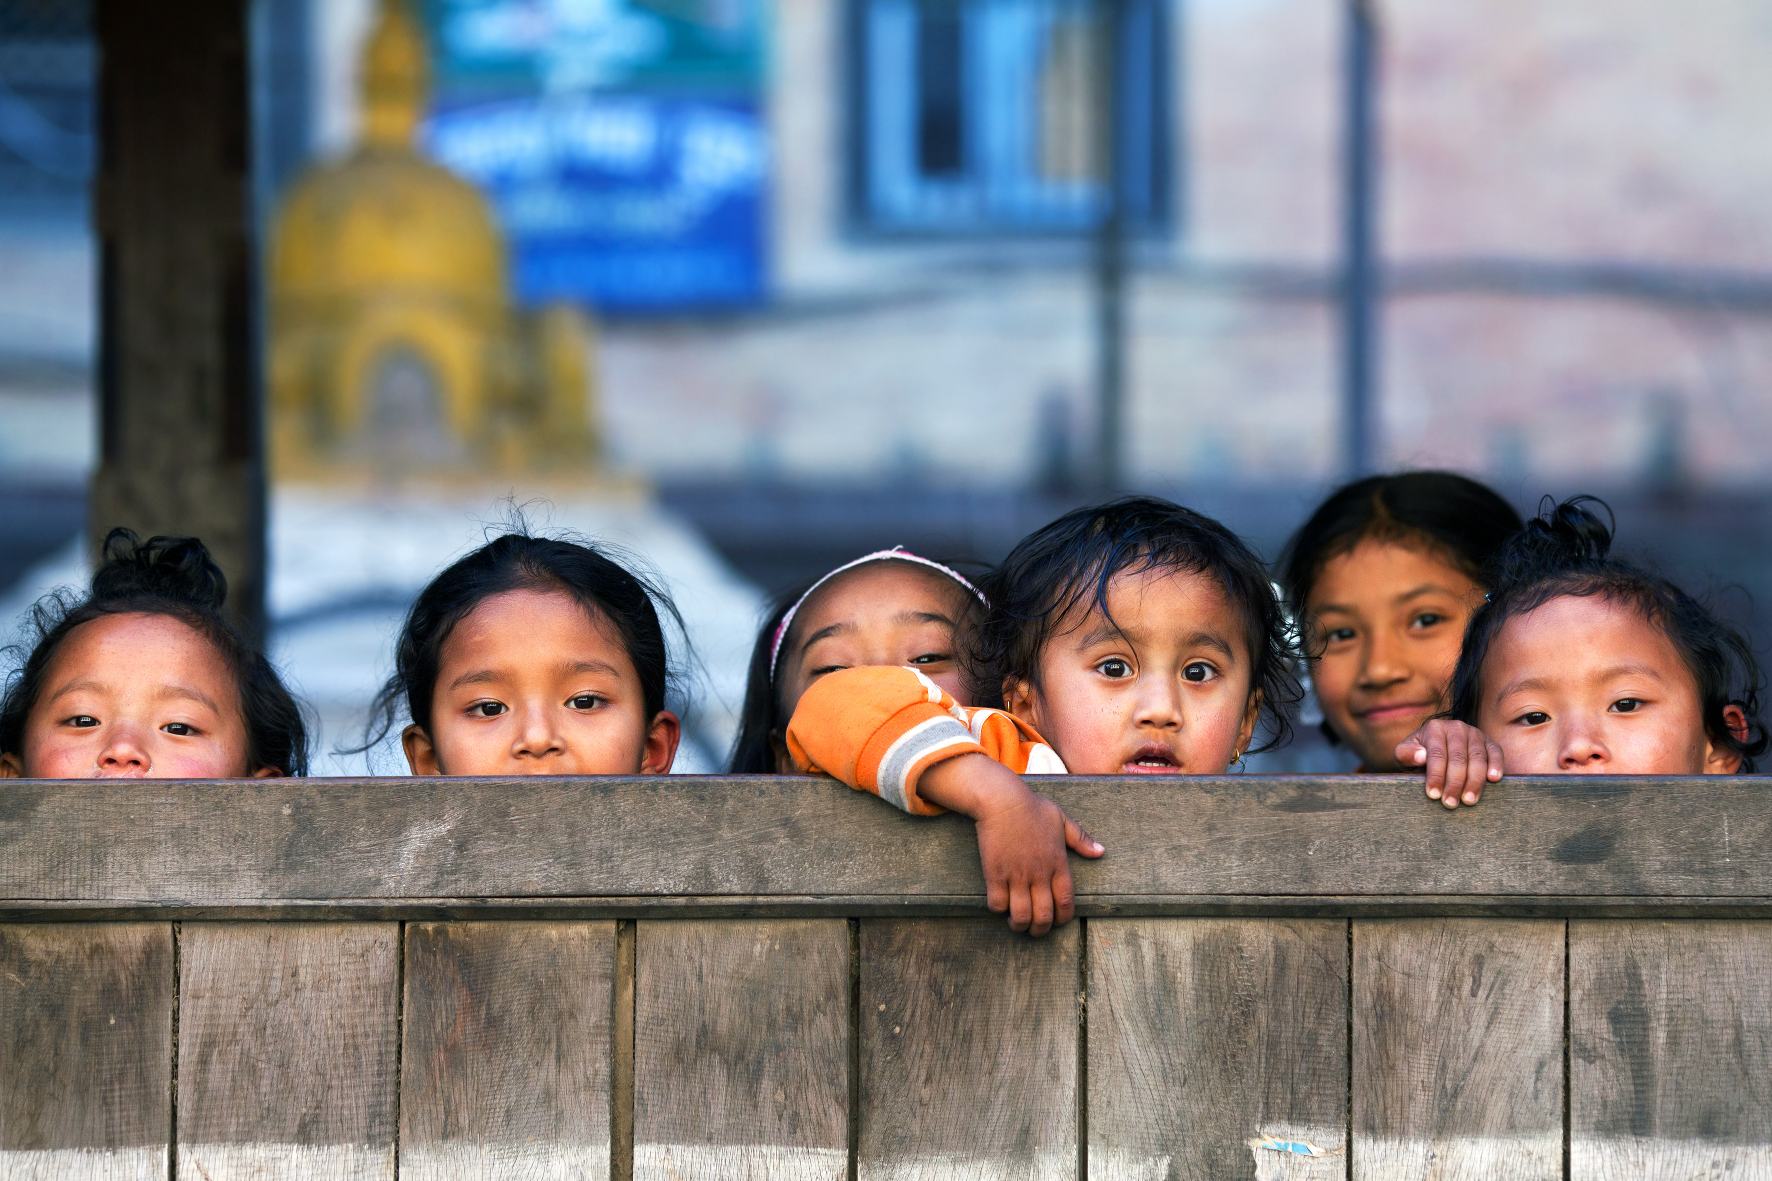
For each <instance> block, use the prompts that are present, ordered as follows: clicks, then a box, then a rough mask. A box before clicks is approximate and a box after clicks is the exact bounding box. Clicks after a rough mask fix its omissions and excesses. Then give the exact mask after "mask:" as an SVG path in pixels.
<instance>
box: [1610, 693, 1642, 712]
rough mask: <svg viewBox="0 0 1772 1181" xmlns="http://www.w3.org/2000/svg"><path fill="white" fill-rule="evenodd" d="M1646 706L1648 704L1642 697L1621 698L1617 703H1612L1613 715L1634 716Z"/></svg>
mask: <svg viewBox="0 0 1772 1181" xmlns="http://www.w3.org/2000/svg"><path fill="white" fill-rule="evenodd" d="M1646 704H1647V702H1645V701H1644V700H1643V699H1642V698H1641V697H1620V698H1619V699H1618V700H1617V701H1614V702H1613V703H1612V712H1613V713H1620V714H1634V713H1636V712H1637V711H1638V710H1640V709H1642V708H1643V706H1644V705H1646Z"/></svg>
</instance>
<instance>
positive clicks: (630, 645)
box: [347, 529, 683, 753]
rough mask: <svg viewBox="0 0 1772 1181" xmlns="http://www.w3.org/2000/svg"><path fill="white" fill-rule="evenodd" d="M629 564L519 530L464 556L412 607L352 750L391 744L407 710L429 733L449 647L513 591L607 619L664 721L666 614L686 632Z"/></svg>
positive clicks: (669, 684)
mask: <svg viewBox="0 0 1772 1181" xmlns="http://www.w3.org/2000/svg"><path fill="white" fill-rule="evenodd" d="M611 552H613V551H611ZM624 563H631V559H628V558H627V557H626V556H625V555H623V561H622V562H618V561H616V560H615V559H614V558H612V557H611V556H609V554H606V553H604V552H602V551H600V550H598V549H596V548H594V547H592V546H590V545H588V544H585V543H582V542H577V541H567V540H563V539H557V538H551V537H532V536H530V535H529V534H528V533H527V532H524V531H522V530H521V529H517V530H513V531H511V532H509V533H506V534H504V535H503V536H500V537H495V538H493V539H492V540H491V541H488V542H487V543H486V544H485V545H483V546H481V547H480V548H479V549H477V550H474V551H473V552H472V553H470V554H468V555H467V556H465V557H463V558H459V559H457V560H456V561H455V562H454V563H452V564H451V565H450V566H448V567H447V568H445V569H444V570H443V572H442V573H440V574H438V575H437V577H435V578H433V579H431V581H430V583H429V584H428V585H427V586H426V587H425V588H424V590H422V591H420V592H419V594H418V598H417V599H415V600H413V603H412V608H411V610H409V611H408V612H407V613H406V622H405V623H404V624H402V625H401V627H400V638H399V640H398V642H397V643H396V644H395V646H394V672H393V675H391V676H390V677H389V678H388V680H387V683H386V684H384V685H383V686H382V689H381V692H380V693H378V694H377V695H376V698H375V703H374V705H373V706H371V708H370V725H369V729H368V731H367V733H366V734H365V739H366V740H365V742H364V744H363V745H362V746H359V747H353V748H349V749H348V751H347V753H357V752H361V751H365V750H368V749H369V748H370V747H372V746H375V745H376V744H377V743H379V742H380V741H381V740H382V739H383V738H385V737H387V735H388V733H389V732H390V731H391V730H392V729H393V728H394V723H395V720H396V718H397V717H398V715H399V712H400V706H401V704H402V703H404V705H405V707H406V716H408V717H410V718H411V719H412V721H413V722H414V723H415V724H416V725H417V726H418V727H419V728H420V729H422V730H424V731H426V732H427V733H428V732H430V729H431V698H432V695H433V694H434V693H435V691H436V687H437V669H438V666H439V665H440V664H441V663H442V659H443V645H444V643H446V642H447V641H448V639H449V636H450V633H451V632H453V631H454V630H455V625H456V624H458V623H460V622H461V621H462V620H463V619H465V618H466V617H467V615H468V614H469V613H470V612H471V611H473V610H474V608H476V607H478V606H479V605H480V604H481V603H483V602H485V601H486V600H487V599H489V598H491V597H492V596H494V595H500V594H504V593H505V592H507V591H515V590H535V591H561V592H564V593H565V594H567V595H570V596H571V597H572V598H573V599H574V600H576V601H577V602H578V603H579V604H580V605H581V606H583V607H584V608H585V610H587V611H589V612H590V613H591V614H592V616H594V617H597V618H601V619H604V620H606V621H608V623H609V625H610V626H611V627H613V628H614V629H615V632H616V635H617V636H619V637H620V639H621V644H622V647H623V649H625V650H626V652H627V654H628V659H629V660H632V661H633V662H634V672H635V673H636V674H637V675H638V676H639V678H640V696H641V701H642V704H643V706H644V708H645V710H646V716H647V717H648V718H651V717H653V716H655V715H657V713H658V711H659V710H661V709H663V708H664V707H665V698H666V695H667V694H668V693H669V692H670V690H671V689H672V688H673V687H674V683H675V677H674V676H673V673H672V670H671V667H670V660H669V652H668V650H667V647H666V644H665V636H664V626H663V623H662V622H661V620H660V612H661V611H662V612H663V614H664V615H665V616H666V617H667V618H669V619H671V620H672V621H674V622H675V624H676V626H677V630H678V632H679V633H681V632H682V630H683V619H682V617H681V616H680V615H678V614H677V608H676V605H675V604H674V603H672V602H671V599H670V596H669V595H667V594H666V593H665V591H664V589H663V588H662V587H661V586H659V585H658V583H657V582H656V581H655V580H653V579H652V578H650V577H647V576H642V575H639V574H636V573H634V572H633V570H631V569H629V568H628V564H624Z"/></svg>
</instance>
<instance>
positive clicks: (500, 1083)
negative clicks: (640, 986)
mask: <svg viewBox="0 0 1772 1181" xmlns="http://www.w3.org/2000/svg"><path fill="white" fill-rule="evenodd" d="M614 963H615V924H614V923H612V922H591V923H528V922H516V923H415V924H413V925H411V926H409V927H408V928H407V929H406V979H405V1017H404V1020H403V1021H402V1022H401V1028H402V1036H403V1039H404V1042H403V1044H404V1049H403V1052H402V1054H401V1059H400V1061H401V1071H400V1074H401V1082H400V1085H401V1101H400V1175H401V1176H402V1177H410V1178H426V1179H430V1178H435V1179H438V1181H443V1179H447V1178H452V1177H461V1176H464V1175H465V1176H473V1177H481V1178H488V1179H493V1178H497V1179H508V1181H526V1179H530V1178H544V1177H607V1176H608V1175H609V1060H610V1011H611V1010H610V990H611V978H612V976H613V972H614Z"/></svg>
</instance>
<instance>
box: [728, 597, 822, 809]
mask: <svg viewBox="0 0 1772 1181" xmlns="http://www.w3.org/2000/svg"><path fill="white" fill-rule="evenodd" d="M811 589H812V583H811V582H810V581H808V582H802V583H800V584H799V585H798V586H794V587H791V588H789V589H788V590H787V591H786V592H784V593H783V594H782V595H781V597H780V598H778V599H776V600H775V601H774V602H773V603H771V604H770V605H769V610H768V611H766V612H764V615H763V626H762V627H761V628H760V629H759V630H758V632H757V643H756V646H755V647H753V648H752V649H751V663H750V666H749V668H748V671H747V672H746V673H745V681H744V706H743V708H741V709H740V710H739V711H738V737H737V738H735V739H734V740H733V742H732V757H731V759H730V760H728V767H729V768H730V770H731V771H732V773H733V774H734V775H773V774H774V773H775V770H776V767H775V743H774V738H775V735H776V734H779V733H780V732H781V731H782V730H784V729H786V727H787V722H788V719H786V718H784V717H782V716H781V715H782V710H781V695H780V694H779V693H777V692H776V685H775V680H774V678H773V677H771V676H770V675H769V658H770V656H771V655H773V653H774V648H775V629H776V628H778V627H780V626H781V620H782V616H784V615H786V614H787V613H788V608H790V607H792V606H793V605H794V604H795V603H797V602H799V601H800V598H801V596H802V595H804V594H805V593H806V592H807V591H809V590H811Z"/></svg>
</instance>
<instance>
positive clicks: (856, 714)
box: [787, 667, 1064, 816]
mask: <svg viewBox="0 0 1772 1181" xmlns="http://www.w3.org/2000/svg"><path fill="white" fill-rule="evenodd" d="M787 747H788V754H789V755H790V756H791V757H792V758H793V760H794V766H795V767H797V768H798V769H799V770H801V771H805V772H807V773H809V774H815V775H819V774H822V775H829V776H831V777H832V778H833V779H837V780H840V781H841V782H843V783H846V784H848V785H849V786H850V787H853V788H855V789H857V790H858V791H865V792H871V793H873V794H874V795H877V796H879V797H880V798H881V799H884V800H886V801H888V802H889V803H891V804H893V805H895V806H897V807H899V808H903V809H904V810H905V811H906V812H912V813H916V814H918V815H923V816H929V815H934V814H935V813H938V812H940V811H941V810H942V809H940V808H939V807H937V806H936V805H934V804H931V803H929V802H928V801H926V800H924V799H923V798H922V797H921V796H919V795H918V794H917V782H918V781H919V780H920V779H921V778H922V776H923V772H925V771H927V770H928V769H929V768H930V767H933V766H935V764H937V763H939V762H942V761H944V760H946V759H951V758H954V757H955V756H957V755H963V754H985V755H989V756H990V757H991V758H993V759H995V760H997V761H998V762H999V763H1002V764H1003V765H1004V766H1006V767H1008V768H1009V769H1010V770H1012V771H1015V772H1018V773H1022V774H1028V773H1032V774H1040V773H1050V774H1063V773H1064V764H1063V763H1062V762H1060V761H1059V758H1058V756H1057V754H1055V753H1054V752H1053V750H1052V748H1051V747H1049V746H1047V745H1046V743H1045V742H1044V741H1043V740H1042V739H1041V738H1040V736H1039V734H1037V733H1036V732H1035V731H1034V730H1033V728H1032V727H1030V726H1028V725H1027V724H1026V723H1024V722H1022V721H1021V720H1019V719H1018V718H1016V717H1014V716H1013V715H1010V714H1006V713H1004V712H1003V711H1001V710H995V709H967V708H965V707H964V706H961V705H960V704H959V703H958V702H956V701H955V700H954V699H953V698H952V697H950V696H949V695H948V694H947V693H945V692H943V691H942V689H941V687H940V686H939V685H937V684H936V683H935V682H934V681H931V680H930V679H929V678H928V677H926V676H924V675H923V674H922V673H919V672H917V671H916V670H915V669H910V668H887V667H870V668H847V669H843V670H841V671H840V672H834V673H831V674H829V675H828V676H824V677H820V678H819V679H818V680H816V681H814V682H813V683H812V685H811V687H809V688H808V689H807V690H806V692H805V693H804V694H802V695H801V697H800V703H799V705H798V706H796V707H795V709H794V716H793V720H791V721H790V722H789V723H788V732H787Z"/></svg>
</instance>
